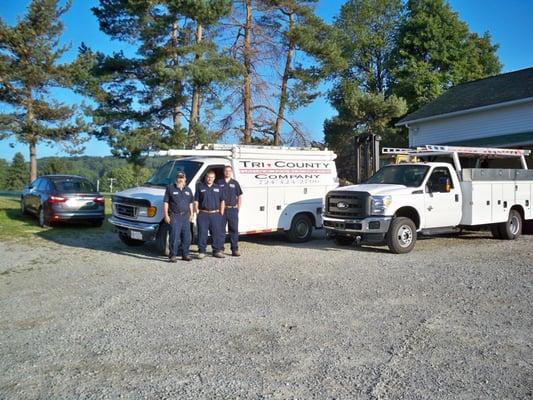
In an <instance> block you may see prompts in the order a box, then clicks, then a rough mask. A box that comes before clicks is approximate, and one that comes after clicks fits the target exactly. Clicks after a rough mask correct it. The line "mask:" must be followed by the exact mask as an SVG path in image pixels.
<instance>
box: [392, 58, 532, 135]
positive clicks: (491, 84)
mask: <svg viewBox="0 0 533 400" xmlns="http://www.w3.org/2000/svg"><path fill="white" fill-rule="evenodd" d="M527 99H530V100H532V101H533V67H532V68H526V69H521V70H519V71H514V72H508V73H505V74H501V75H496V76H491V77H489V78H484V79H478V80H476V81H471V82H466V83H462V84H460V85H457V86H454V87H452V88H450V89H448V90H447V91H446V92H444V93H443V94H442V95H441V96H440V97H438V98H437V99H435V100H434V101H432V102H431V103H429V104H427V105H425V106H424V107H422V108H420V109H418V110H416V111H415V112H413V113H411V114H409V115H407V116H406V117H404V118H402V119H401V120H400V121H399V122H398V123H397V125H405V124H407V123H411V122H414V121H418V120H422V119H436V118H440V117H441V116H442V117H444V116H445V115H447V114H452V113H461V114H463V113H468V112H473V111H474V110H475V109H479V108H484V107H495V106H500V105H505V104H506V103H510V102H520V101H527Z"/></svg>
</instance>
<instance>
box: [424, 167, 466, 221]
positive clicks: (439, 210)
mask: <svg viewBox="0 0 533 400" xmlns="http://www.w3.org/2000/svg"><path fill="white" fill-rule="evenodd" d="M424 206H425V224H424V225H425V228H441V227H449V226H457V225H459V222H460V221H461V212H462V211H461V210H462V198H461V189H460V187H459V184H458V182H454V179H452V173H451V172H450V169H449V168H448V167H436V168H435V169H434V170H433V171H432V172H431V175H430V176H429V178H428V180H427V183H426V189H425V193H424Z"/></svg>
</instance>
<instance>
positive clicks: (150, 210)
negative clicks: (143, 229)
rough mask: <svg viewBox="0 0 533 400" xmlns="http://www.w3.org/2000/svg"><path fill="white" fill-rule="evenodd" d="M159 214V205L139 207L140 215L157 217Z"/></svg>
mask: <svg viewBox="0 0 533 400" xmlns="http://www.w3.org/2000/svg"><path fill="white" fill-rule="evenodd" d="M156 214H157V207H139V213H138V214H137V216H138V217H148V218H152V217H155V215H156Z"/></svg>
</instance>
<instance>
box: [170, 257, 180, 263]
mask: <svg viewBox="0 0 533 400" xmlns="http://www.w3.org/2000/svg"><path fill="white" fill-rule="evenodd" d="M168 262H171V263H175V262H178V257H176V256H172V257H170V258H169V259H168Z"/></svg>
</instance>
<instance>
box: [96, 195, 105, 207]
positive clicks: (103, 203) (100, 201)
mask: <svg viewBox="0 0 533 400" xmlns="http://www.w3.org/2000/svg"><path fill="white" fill-rule="evenodd" d="M93 202H95V203H96V204H102V205H105V198H104V197H103V196H100V197H95V198H94V200H93Z"/></svg>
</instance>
